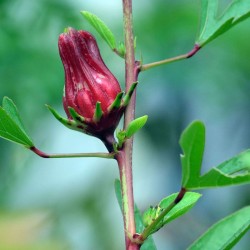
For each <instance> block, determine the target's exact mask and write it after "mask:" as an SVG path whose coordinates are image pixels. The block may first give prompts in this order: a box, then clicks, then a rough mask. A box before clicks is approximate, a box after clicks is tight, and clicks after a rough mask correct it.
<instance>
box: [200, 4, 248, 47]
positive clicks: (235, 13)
mask: <svg viewBox="0 0 250 250" xmlns="http://www.w3.org/2000/svg"><path fill="white" fill-rule="evenodd" d="M218 4H219V1H218V0H213V1H211V0H201V25H200V32H199V35H198V38H197V40H196V43H197V44H199V45H200V46H204V45H205V44H207V43H208V42H211V41H212V40H213V39H215V38H216V37H218V36H220V35H221V34H223V33H224V32H226V31H228V30H229V29H231V28H232V27H233V26H234V25H236V24H237V23H239V22H241V21H243V20H244V19H246V18H248V17H249V16H250V1H248V0H232V1H231V2H230V4H229V5H228V6H227V8H226V9H225V10H224V12H223V13H222V14H220V15H218Z"/></svg>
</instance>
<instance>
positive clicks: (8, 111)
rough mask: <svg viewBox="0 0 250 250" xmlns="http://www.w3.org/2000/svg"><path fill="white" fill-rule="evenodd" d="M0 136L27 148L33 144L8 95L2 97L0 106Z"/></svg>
mask: <svg viewBox="0 0 250 250" xmlns="http://www.w3.org/2000/svg"><path fill="white" fill-rule="evenodd" d="M0 137H2V138H4V139H6V140H9V141H12V142H15V143H18V144H21V145H23V146H25V147H27V148H31V147H33V146H34V144H33V142H32V140H31V138H30V137H29V136H28V135H27V133H26V132H25V129H24V126H23V123H22V121H21V118H20V115H19V113H18V110H17V108H16V106H15V104H14V103H13V101H12V100H11V99H9V98H8V97H4V98H3V104H2V107H0Z"/></svg>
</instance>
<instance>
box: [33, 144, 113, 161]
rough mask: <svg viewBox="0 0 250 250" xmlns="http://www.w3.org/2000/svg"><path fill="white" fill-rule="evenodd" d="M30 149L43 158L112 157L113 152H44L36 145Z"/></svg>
mask: <svg viewBox="0 0 250 250" xmlns="http://www.w3.org/2000/svg"><path fill="white" fill-rule="evenodd" d="M30 150H31V151H33V152H34V153H35V154H37V155H39V156H40V157H43V158H77V157H97V158H106V159H114V157H115V153H98V152H97V153H73V154H70V153H69V154H46V153H44V152H42V151H41V150H39V149H38V148H36V147H31V148H30Z"/></svg>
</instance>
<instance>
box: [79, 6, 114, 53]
mask: <svg viewBox="0 0 250 250" xmlns="http://www.w3.org/2000/svg"><path fill="white" fill-rule="evenodd" d="M81 14H82V15H83V17H85V18H86V19H87V21H88V22H89V23H90V24H91V25H92V26H93V27H94V28H95V29H96V31H97V32H98V33H99V34H100V35H101V37H102V38H103V39H104V40H105V41H106V43H107V44H108V45H109V47H110V48H111V49H112V50H114V49H115V48H116V41H115V36H114V35H113V33H112V32H111V30H110V29H109V28H108V26H107V25H106V24H105V23H104V22H103V21H102V20H101V19H100V18H98V17H97V16H96V15H94V14H92V13H90V12H88V11H81Z"/></svg>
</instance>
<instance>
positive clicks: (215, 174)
mask: <svg viewBox="0 0 250 250" xmlns="http://www.w3.org/2000/svg"><path fill="white" fill-rule="evenodd" d="M204 144H205V127H204V125H203V123H201V122H199V121H195V122H193V123H192V124H191V125H189V126H188V128H186V129H185V130H184V132H183V133H182V135H181V139H180V145H181V148H182V150H183V152H184V154H183V155H182V156H181V163H182V186H183V187H184V188H186V189H189V190H196V189H203V188H212V187H223V186H230V185H240V184H246V183H250V150H247V151H245V152H243V153H241V154H239V155H237V156H235V157H233V158H231V159H229V160H227V161H225V162H223V163H221V164H220V165H219V166H217V167H214V168H212V169H211V170H209V171H208V172H207V173H206V174H204V175H200V170H201V163H202V157H203V152H204Z"/></svg>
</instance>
